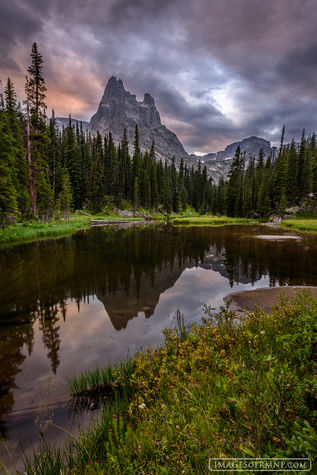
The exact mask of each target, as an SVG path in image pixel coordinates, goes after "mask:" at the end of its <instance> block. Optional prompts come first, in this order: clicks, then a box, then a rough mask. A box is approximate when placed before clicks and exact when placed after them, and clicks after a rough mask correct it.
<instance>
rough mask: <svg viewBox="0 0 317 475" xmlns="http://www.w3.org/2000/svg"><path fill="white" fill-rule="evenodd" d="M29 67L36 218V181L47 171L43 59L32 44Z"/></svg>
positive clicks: (31, 167)
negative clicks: (41, 173) (40, 174)
mask: <svg viewBox="0 0 317 475" xmlns="http://www.w3.org/2000/svg"><path fill="white" fill-rule="evenodd" d="M31 58H32V62H31V66H30V67H29V68H28V73H29V76H27V78H26V84H25V92H26V107H27V142H28V146H27V151H28V167H29V186H30V201H31V211H32V214H33V215H34V216H37V197H36V194H37V181H38V178H39V173H40V172H41V171H43V170H45V169H46V170H47V163H46V153H45V152H46V145H47V142H48V139H47V134H46V124H45V118H46V103H45V97H46V95H45V93H46V85H45V79H44V77H43V58H42V55H41V54H40V53H39V51H38V49H37V44H36V43H33V45H32V52H31Z"/></svg>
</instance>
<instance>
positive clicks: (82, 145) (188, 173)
mask: <svg viewBox="0 0 317 475" xmlns="http://www.w3.org/2000/svg"><path fill="white" fill-rule="evenodd" d="M31 59H32V61H31V65H30V67H29V68H28V71H27V77H26V84H25V101H24V103H23V106H21V104H19V103H18V102H17V99H16V93H15V90H14V86H13V84H12V81H11V80H10V78H8V80H7V83H6V85H5V88H4V93H3V94H2V95H1V97H0V225H2V226H4V225H7V224H9V223H12V222H15V221H16V220H17V219H20V220H28V219H32V218H34V217H35V218H38V219H41V220H44V221H47V220H49V219H51V218H53V217H64V218H66V219H67V218H68V217H69V214H70V211H71V210H72V209H82V208H88V209H90V210H92V211H93V212H98V211H101V210H102V209H103V207H104V206H105V204H106V203H107V201H108V200H109V199H111V200H112V201H113V202H114V203H115V204H116V206H118V207H120V205H121V203H122V200H127V201H129V202H131V203H132V204H133V205H134V206H135V207H138V206H143V207H146V208H151V209H155V210H159V211H161V212H165V213H167V214H168V213H171V212H176V213H177V212H179V211H182V210H185V209H186V207H187V206H188V205H190V206H191V207H192V208H194V209H195V210H196V211H198V212H201V213H205V212H212V213H214V214H227V215H229V216H246V217H251V216H261V217H262V216H267V215H269V214H270V213H272V212H275V211H282V210H283V209H285V208H286V207H287V206H289V205H294V204H298V203H300V202H301V200H302V199H303V198H304V197H305V196H306V195H307V194H308V193H309V192H317V152H316V138H315V135H313V136H312V137H310V138H306V137H305V133H304V132H303V134H302V140H301V144H300V146H297V145H296V144H295V142H294V141H293V142H292V143H291V144H290V145H286V146H284V143H283V141H284V129H283V133H282V139H281V145H280V149H279V154H278V157H277V158H274V157H268V158H267V159H266V160H265V157H264V155H263V152H262V151H260V154H259V156H258V157H257V158H252V159H250V160H249V162H248V165H247V167H246V165H245V157H244V155H243V154H241V153H240V149H239V148H238V149H237V151H236V154H235V158H234V160H233V163H232V166H231V169H230V172H229V176H228V180H227V182H224V180H223V179H221V180H220V182H219V184H215V183H214V182H213V180H212V178H210V177H208V175H207V170H206V167H202V166H201V163H200V162H199V163H198V166H197V167H195V168H194V167H188V166H187V165H186V164H184V162H183V161H181V162H180V165H179V166H178V168H176V166H175V162H174V159H173V158H172V159H171V162H170V164H168V163H167V162H164V163H163V162H162V161H161V160H157V159H156V157H155V144H154V142H153V144H152V147H151V150H149V151H146V152H145V153H141V150H140V146H139V133H138V127H137V126H136V129H135V140H134V144H133V147H131V148H130V147H129V144H128V140H127V134H126V131H124V133H123V137H122V140H121V143H120V144H118V145H117V146H116V145H115V144H114V142H113V140H112V136H111V133H110V134H109V135H108V136H106V137H102V136H101V135H100V134H99V133H98V134H97V135H96V136H92V135H91V134H89V133H84V131H83V129H82V126H81V125H78V123H77V124H76V125H75V126H74V125H73V123H72V121H71V118H69V122H68V125H67V126H66V127H65V128H64V129H63V130H62V131H59V129H58V126H57V123H56V120H55V117H54V112H53V113H52V116H51V118H50V119H49V120H48V118H47V115H46V109H47V107H46V102H45V99H46V85H45V79H44V77H43V59H42V56H41V54H40V53H39V51H38V49H37V45H36V43H34V44H33V46H32V52H31ZM130 150H132V153H131V154H130Z"/></svg>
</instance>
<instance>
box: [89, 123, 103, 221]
mask: <svg viewBox="0 0 317 475" xmlns="http://www.w3.org/2000/svg"><path fill="white" fill-rule="evenodd" d="M102 158H103V149H102V138H101V135H100V133H99V132H98V133H97V137H96V139H95V143H94V153H93V158H92V165H91V173H90V206H91V208H92V210H93V211H94V212H97V211H100V210H101V209H102V206H103V204H104V194H105V192H104V168H103V163H102Z"/></svg>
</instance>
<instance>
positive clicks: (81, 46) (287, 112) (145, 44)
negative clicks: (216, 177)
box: [0, 0, 317, 154]
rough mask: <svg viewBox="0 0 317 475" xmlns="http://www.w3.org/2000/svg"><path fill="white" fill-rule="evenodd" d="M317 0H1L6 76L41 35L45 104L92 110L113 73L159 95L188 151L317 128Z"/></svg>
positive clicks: (0, 48) (0, 45) (0, 70)
mask: <svg viewBox="0 0 317 475" xmlns="http://www.w3.org/2000/svg"><path fill="white" fill-rule="evenodd" d="M316 7H317V4H316V0H265V1H264V0H86V1H84V0H67V1H65V0H50V1H43V0H10V1H8V0H0V12H1V13H0V79H2V81H3V82H4V81H5V80H6V78H7V77H8V76H10V77H11V79H12V80H13V81H14V84H15V87H16V90H17V93H18V96H19V98H21V99H22V98H23V95H24V93H23V90H24V82H25V75H26V70H27V67H28V65H29V64H30V56H29V55H30V50H31V46H32V43H33V42H34V41H36V42H37V45H38V49H39V51H40V52H41V54H42V56H43V58H44V75H45V78H46V83H47V89H48V90H47V104H48V110H50V109H51V108H54V110H55V114H56V116H64V117H67V116H68V114H71V115H72V116H73V117H75V118H78V119H82V120H88V121H89V119H90V117H91V115H92V114H93V113H94V112H95V111H96V110H97V107H98V104H99V102H100V99H101V96H102V93H103V90H104V88H105V86H106V84H107V81H108V79H109V78H110V77H111V76H116V77H117V78H121V79H122V80H123V83H124V86H125V88H126V89H127V90H130V91H131V92H132V93H134V94H136V95H137V97H138V98H139V99H141V100H142V99H143V95H144V93H145V92H149V93H150V94H151V95H152V96H153V97H154V98H155V102H156V105H157V107H158V110H159V111H160V114H161V119H162V122H163V124H165V125H166V126H167V127H169V128H170V129H171V130H173V131H174V132H175V133H176V134H177V135H178V137H179V139H180V140H181V142H182V143H183V145H184V147H185V149H186V150H187V151H188V152H189V153H193V152H195V153H198V154H204V153H209V152H215V151H218V150H221V149H223V148H224V147H225V146H226V145H228V144H229V143H231V142H234V141H237V140H241V139H242V138H245V137H249V136H251V135H256V136H259V137H263V138H266V139H268V140H270V141H271V142H273V143H275V142H276V143H277V142H278V141H279V138H280V135H281V129H282V126H283V124H285V127H286V139H287V140H290V139H291V138H292V137H295V139H298V138H299V136H300V135H301V131H302V129H303V128H305V130H306V133H307V134H310V133H312V132H313V131H316V130H317V34H316V28H317V8H316Z"/></svg>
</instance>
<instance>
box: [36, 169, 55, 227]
mask: <svg viewBox="0 0 317 475" xmlns="http://www.w3.org/2000/svg"><path fill="white" fill-rule="evenodd" d="M36 205H37V210H38V216H39V218H40V219H42V221H49V220H50V219H51V218H52V217H53V214H54V198H53V191H52V188H51V183H50V179H49V176H48V171H47V170H41V171H40V172H39V175H38V182H37V193H36Z"/></svg>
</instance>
